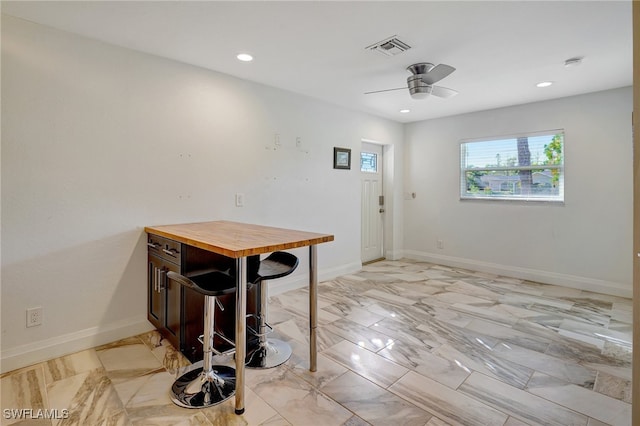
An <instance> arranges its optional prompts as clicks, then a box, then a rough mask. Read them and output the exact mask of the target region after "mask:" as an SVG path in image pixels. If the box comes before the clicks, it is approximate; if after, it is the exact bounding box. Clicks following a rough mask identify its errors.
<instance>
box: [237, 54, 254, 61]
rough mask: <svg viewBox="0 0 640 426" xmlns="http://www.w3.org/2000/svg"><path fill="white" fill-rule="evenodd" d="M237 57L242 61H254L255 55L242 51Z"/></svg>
mask: <svg viewBox="0 0 640 426" xmlns="http://www.w3.org/2000/svg"><path fill="white" fill-rule="evenodd" d="M236 58H238V60H239V61H242V62H250V61H253V56H251V55H249V54H248V53H240V54H239V55H238V56H236Z"/></svg>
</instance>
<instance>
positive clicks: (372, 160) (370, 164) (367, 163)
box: [360, 152, 378, 173]
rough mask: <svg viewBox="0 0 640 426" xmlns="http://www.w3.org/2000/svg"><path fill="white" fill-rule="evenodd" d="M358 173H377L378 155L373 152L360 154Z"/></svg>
mask: <svg viewBox="0 0 640 426" xmlns="http://www.w3.org/2000/svg"><path fill="white" fill-rule="evenodd" d="M360 171H361V172H370V173H377V172H378V154H376V153H375V152H362V153H360Z"/></svg>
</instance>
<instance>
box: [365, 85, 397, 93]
mask: <svg viewBox="0 0 640 426" xmlns="http://www.w3.org/2000/svg"><path fill="white" fill-rule="evenodd" d="M392 90H407V87H406V86H405V87H398V88H397V89H384V90H374V91H373V92H364V94H365V95H370V94H372V93H381V92H391V91H392Z"/></svg>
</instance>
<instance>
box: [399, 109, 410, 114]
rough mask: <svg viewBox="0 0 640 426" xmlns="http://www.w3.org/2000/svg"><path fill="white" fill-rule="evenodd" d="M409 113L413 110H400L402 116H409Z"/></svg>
mask: <svg viewBox="0 0 640 426" xmlns="http://www.w3.org/2000/svg"><path fill="white" fill-rule="evenodd" d="M409 112H411V110H410V109H401V110H400V113H401V114H407V113H409Z"/></svg>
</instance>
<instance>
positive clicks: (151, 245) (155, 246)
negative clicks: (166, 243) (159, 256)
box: [147, 242, 160, 249]
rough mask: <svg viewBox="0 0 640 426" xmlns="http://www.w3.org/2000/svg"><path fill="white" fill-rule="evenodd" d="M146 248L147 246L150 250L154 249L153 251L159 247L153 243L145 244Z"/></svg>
mask: <svg viewBox="0 0 640 426" xmlns="http://www.w3.org/2000/svg"><path fill="white" fill-rule="evenodd" d="M147 246H149V247H151V248H154V249H155V248H158V247H160V244H156V243H153V242H152V243H147Z"/></svg>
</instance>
